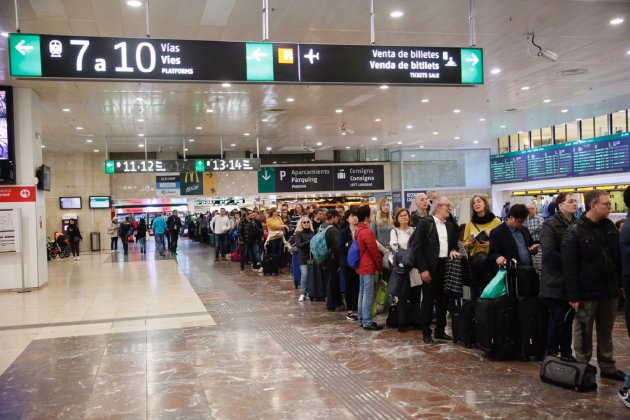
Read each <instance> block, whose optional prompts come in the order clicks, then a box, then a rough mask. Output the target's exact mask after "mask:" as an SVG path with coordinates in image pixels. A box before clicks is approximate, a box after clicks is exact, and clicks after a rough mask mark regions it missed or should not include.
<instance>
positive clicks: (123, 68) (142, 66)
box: [70, 39, 156, 73]
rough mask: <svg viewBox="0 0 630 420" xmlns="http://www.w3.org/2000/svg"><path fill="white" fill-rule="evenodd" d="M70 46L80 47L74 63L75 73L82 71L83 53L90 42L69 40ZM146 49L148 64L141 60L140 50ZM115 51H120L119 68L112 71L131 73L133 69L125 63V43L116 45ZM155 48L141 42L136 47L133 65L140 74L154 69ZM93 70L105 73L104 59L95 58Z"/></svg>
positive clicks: (105, 64) (105, 63)
mask: <svg viewBox="0 0 630 420" xmlns="http://www.w3.org/2000/svg"><path fill="white" fill-rule="evenodd" d="M70 45H78V46H80V49H79V53H78V54H77V62H76V71H83V64H84V63H83V58H84V56H85V52H86V51H87V49H88V47H89V46H90V41H89V40H87V39H72V40H70ZM144 48H146V49H147V50H148V51H149V63H148V65H146V64H147V63H145V62H144V61H143V59H142V50H143V49H144ZM114 49H115V50H119V51H120V66H116V67H115V68H114V70H115V71H116V72H117V73H118V72H120V73H133V72H134V68H133V67H130V66H129V64H128V62H127V42H126V41H122V42H119V43H118V44H116V45H114ZM155 63H156V58H155V48H154V47H153V45H151V44H149V43H148V42H141V43H139V44H138V46H137V47H136V55H135V64H136V66H137V68H138V70H140V71H141V72H142V73H150V72H152V71H153V70H154V69H155ZM94 70H95V71H101V72H104V71H107V62H106V61H105V59H104V58H96V59H94Z"/></svg>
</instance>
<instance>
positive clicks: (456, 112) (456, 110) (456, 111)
mask: <svg viewBox="0 0 630 420" xmlns="http://www.w3.org/2000/svg"><path fill="white" fill-rule="evenodd" d="M460 112H462V110H461V109H454V110H453V114H459V113H460Z"/></svg>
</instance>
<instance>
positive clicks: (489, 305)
mask: <svg viewBox="0 0 630 420" xmlns="http://www.w3.org/2000/svg"><path fill="white" fill-rule="evenodd" d="M473 323H474V326H475V328H474V334H475V343H476V345H477V347H479V348H480V349H482V350H483V351H484V352H485V353H486V355H488V357H490V358H493V359H499V360H508V359H512V358H514V357H516V356H517V355H518V354H519V351H518V347H519V346H518V342H519V340H518V319H517V303H516V299H515V298H513V297H511V296H503V297H500V298H498V299H478V300H477V301H476V302H475V305H474V322H473Z"/></svg>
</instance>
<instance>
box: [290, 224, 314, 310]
mask: <svg viewBox="0 0 630 420" xmlns="http://www.w3.org/2000/svg"><path fill="white" fill-rule="evenodd" d="M311 226H312V224H311V219H309V218H308V216H302V217H301V218H300V220H299V221H298V223H297V225H296V226H295V236H294V240H295V247H296V248H297V252H298V262H299V263H300V298H299V299H298V302H303V301H304V299H305V298H306V296H307V294H308V292H309V290H308V285H307V284H306V274H307V273H308V271H307V269H308V266H307V265H306V261H307V260H308V258H309V255H310V252H311V251H310V245H311V239H312V238H313V236H315V232H313V228H312V227H311Z"/></svg>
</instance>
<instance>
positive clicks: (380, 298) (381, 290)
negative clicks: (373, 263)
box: [372, 275, 389, 317]
mask: <svg viewBox="0 0 630 420" xmlns="http://www.w3.org/2000/svg"><path fill="white" fill-rule="evenodd" d="M374 290H376V295H375V298H374V302H373V303H372V317H375V316H376V315H378V314H384V313H387V312H388V311H389V296H388V293H387V282H386V281H385V280H383V279H381V277H380V275H376V276H374Z"/></svg>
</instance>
